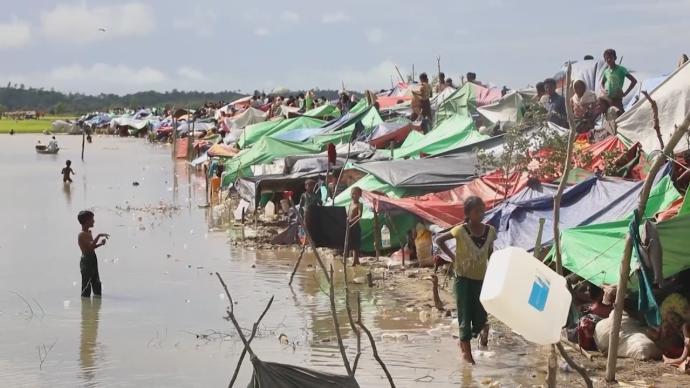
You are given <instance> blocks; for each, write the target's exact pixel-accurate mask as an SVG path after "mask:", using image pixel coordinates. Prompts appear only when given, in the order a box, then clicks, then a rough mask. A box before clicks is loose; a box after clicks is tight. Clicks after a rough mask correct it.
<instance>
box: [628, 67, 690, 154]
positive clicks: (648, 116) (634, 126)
mask: <svg viewBox="0 0 690 388" xmlns="http://www.w3.org/2000/svg"><path fill="white" fill-rule="evenodd" d="M649 95H650V97H651V98H652V99H653V100H654V101H655V102H656V104H657V107H658V110H659V126H660V128H661V134H662V137H663V139H664V141H668V139H669V137H670V136H671V134H672V133H673V131H674V129H675V126H676V125H680V124H681V123H682V122H683V119H685V116H687V114H688V113H689V112H690V63H685V64H684V65H683V66H682V67H680V68H679V69H676V71H675V72H673V74H671V75H670V76H669V77H668V78H667V79H666V80H664V81H663V82H662V83H661V84H660V85H659V86H658V87H657V88H656V89H654V90H653V91H652V92H651V93H649ZM652 117H653V114H652V107H651V104H650V103H649V102H647V101H646V99H640V101H638V102H637V103H636V104H635V105H634V106H633V107H632V108H631V109H630V110H629V111H627V112H625V113H624V114H622V115H621V116H620V117H619V118H618V120H616V122H617V128H618V133H619V134H620V135H623V136H624V137H625V138H626V139H627V140H629V141H631V142H633V143H634V142H640V144H642V149H643V150H644V151H645V152H647V153H649V152H652V151H654V150H659V149H661V146H660V145H659V140H658V138H657V136H656V132H655V131H654V129H653V121H652V120H653V119H652ZM687 148H688V147H687V143H686V142H684V141H681V142H679V143H678V146H676V149H675V151H676V152H680V151H683V150H685V149H687Z"/></svg>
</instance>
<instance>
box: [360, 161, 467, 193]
mask: <svg viewBox="0 0 690 388" xmlns="http://www.w3.org/2000/svg"><path fill="white" fill-rule="evenodd" d="M475 161H476V158H475V156H474V155H471V154H469V155H463V156H461V157H458V158H424V159H409V160H402V159H397V160H389V161H380V162H368V163H357V164H355V168H357V169H359V170H361V171H364V172H367V173H369V174H371V175H373V176H375V177H377V178H378V179H380V180H382V181H383V182H386V183H388V184H389V185H391V186H393V187H407V188H413V187H421V188H425V187H428V188H431V187H437V188H447V187H453V186H457V185H460V184H462V183H465V182H467V181H468V180H470V179H471V178H473V177H474V176H475V175H476V169H475V165H476V163H475Z"/></svg>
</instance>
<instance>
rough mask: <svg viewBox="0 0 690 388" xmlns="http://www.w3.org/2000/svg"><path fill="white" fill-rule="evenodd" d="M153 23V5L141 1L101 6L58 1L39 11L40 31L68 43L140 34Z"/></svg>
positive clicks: (144, 32) (51, 37)
mask: <svg viewBox="0 0 690 388" xmlns="http://www.w3.org/2000/svg"><path fill="white" fill-rule="evenodd" d="M154 23H155V17H154V11H153V8H151V7H150V6H148V5H146V4H143V3H125V4H119V5H112V6H101V7H88V6H87V5H86V3H81V4H58V5H57V6H56V7H55V8H54V9H52V10H50V11H48V12H44V13H42V14H41V26H42V30H43V34H44V35H45V36H46V37H47V38H49V39H51V40H56V41H61V42H65V43H68V44H69V43H81V44H84V43H91V42H96V41H99V40H105V39H111V38H118V37H124V36H143V35H146V34H148V33H149V32H151V31H152V30H153V27H154ZM101 28H103V29H105V31H101V30H99V29H101Z"/></svg>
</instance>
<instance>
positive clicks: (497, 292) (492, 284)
mask: <svg viewBox="0 0 690 388" xmlns="http://www.w3.org/2000/svg"><path fill="white" fill-rule="evenodd" d="M479 299H480V301H481V302H482V305H483V306H484V309H485V310H486V311H487V312H488V313H489V314H491V315H493V316H494V317H496V318H497V319H498V320H500V321H501V322H503V323H505V324H506V325H508V326H509V327H510V328H511V329H512V330H513V331H514V332H516V333H518V334H520V335H522V336H523V337H524V338H525V339H526V340H528V341H531V342H534V343H537V344H540V345H548V344H554V343H556V342H558V341H560V339H561V328H562V327H563V326H564V325H565V323H566V320H567V319H568V311H569V310H570V303H571V301H572V296H571V295H570V292H569V291H568V289H567V287H566V280H565V278H564V277H563V276H560V275H559V274H557V273H556V272H555V271H553V270H552V269H551V268H549V267H547V266H546V265H544V263H542V262H541V261H539V260H537V259H536V258H534V256H532V255H530V254H529V253H527V251H525V250H524V249H521V248H515V247H508V248H505V249H501V250H499V251H496V252H494V253H493V254H492V255H491V260H489V265H488V268H487V270H486V277H485V278H484V284H483V286H482V292H481V295H480V297H479Z"/></svg>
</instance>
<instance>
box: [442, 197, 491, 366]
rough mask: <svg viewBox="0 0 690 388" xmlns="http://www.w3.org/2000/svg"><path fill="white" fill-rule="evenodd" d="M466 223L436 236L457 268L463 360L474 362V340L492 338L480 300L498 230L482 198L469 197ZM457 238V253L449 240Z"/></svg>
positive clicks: (456, 295)
mask: <svg viewBox="0 0 690 388" xmlns="http://www.w3.org/2000/svg"><path fill="white" fill-rule="evenodd" d="M464 209H465V223H464V224H462V225H459V226H456V227H454V228H452V229H451V230H450V231H449V232H446V233H444V234H442V235H440V236H438V237H437V238H436V244H437V245H438V246H439V248H441V250H442V251H443V252H444V253H445V254H446V255H448V257H451V258H453V263H454V268H455V299H456V302H457V308H458V322H459V323H460V350H461V352H462V358H463V360H465V361H467V362H469V363H471V364H474V359H473V358H472V347H471V345H470V340H471V339H472V338H476V337H477V336H479V343H480V345H481V346H483V347H484V346H487V345H488V341H489V325H488V323H487V315H486V311H485V310H484V306H482V304H481V302H480V301H479V294H480V293H481V290H482V282H483V281H484V275H485V274H486V266H487V264H488V262H489V256H491V253H492V252H493V245H494V241H495V240H496V230H495V229H494V228H493V227H492V226H491V225H487V224H484V223H483V222H482V219H483V218H484V209H485V206H484V202H483V201H482V200H481V198H479V197H475V196H473V197H469V198H467V199H466V200H465V204H464ZM451 238H455V254H453V252H451V251H450V249H448V246H447V245H446V241H447V240H450V239H451Z"/></svg>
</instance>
